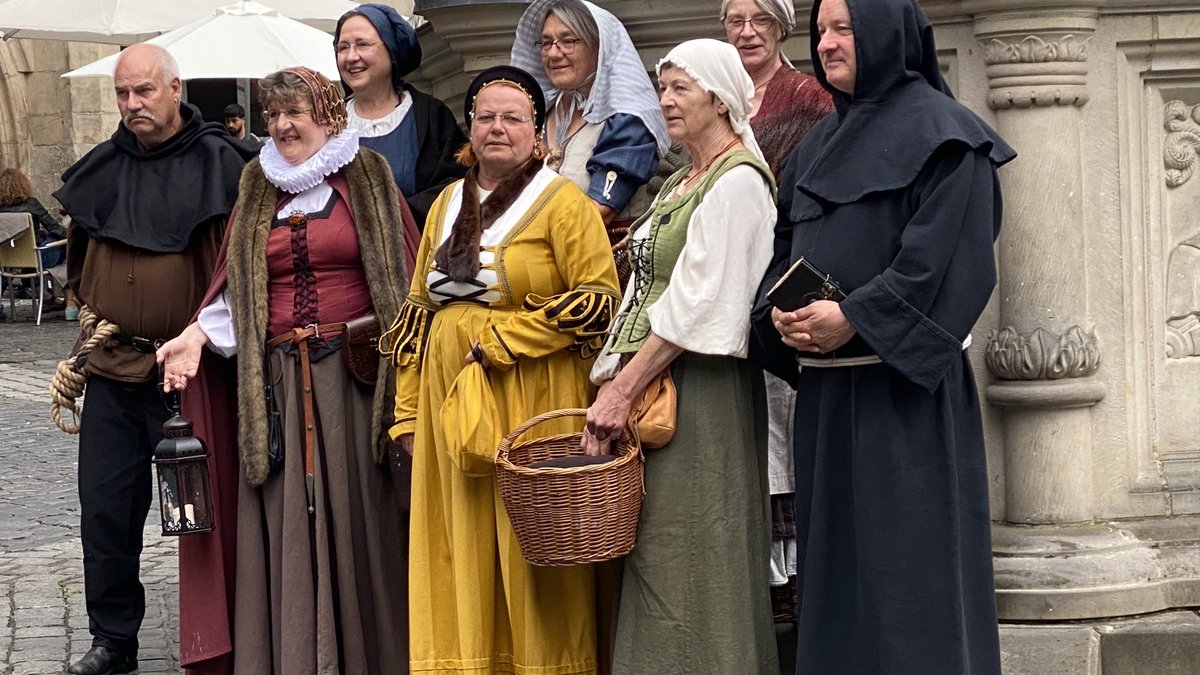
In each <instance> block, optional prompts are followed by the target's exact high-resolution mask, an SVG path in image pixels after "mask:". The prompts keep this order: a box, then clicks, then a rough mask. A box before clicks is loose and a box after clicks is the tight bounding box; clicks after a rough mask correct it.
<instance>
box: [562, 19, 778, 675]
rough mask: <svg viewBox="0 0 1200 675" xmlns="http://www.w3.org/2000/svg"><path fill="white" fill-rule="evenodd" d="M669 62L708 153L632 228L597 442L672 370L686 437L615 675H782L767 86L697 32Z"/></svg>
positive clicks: (665, 467) (628, 607)
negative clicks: (768, 287) (771, 557)
mask: <svg viewBox="0 0 1200 675" xmlns="http://www.w3.org/2000/svg"><path fill="white" fill-rule="evenodd" d="M657 71H658V79H659V88H660V90H661V92H662V93H661V98H660V102H661V105H662V111H663V114H664V115H665V117H666V119H667V129H668V131H669V132H670V134H671V138H672V139H673V140H677V141H679V142H680V143H682V144H683V145H684V146H685V147H686V148H687V150H688V153H689V155H690V157H691V158H692V163H691V164H690V165H688V166H686V167H684V168H682V169H680V170H679V171H678V172H676V173H675V174H674V175H672V176H671V177H670V178H669V179H668V180H667V182H666V183H665V184H664V185H663V187H662V190H661V191H660V192H659V194H658V197H657V198H656V199H655V201H654V204H653V205H652V206H651V208H650V210H649V211H648V212H647V213H646V214H645V216H643V217H642V218H640V219H639V220H638V221H637V222H636V223H635V224H634V226H633V228H632V234H631V238H632V242H631V244H630V257H631V259H632V263H633V268H634V276H633V279H632V280H631V282H630V284H629V287H628V288H627V289H626V292H625V296H624V299H623V301H622V304H621V310H620V312H619V314H618V316H617V319H616V320H615V321H614V327H613V329H612V330H611V331H610V335H609V340H608V343H607V344H606V346H605V350H604V353H603V354H602V355H601V357H600V358H599V359H598V360H597V362H596V365H595V366H594V367H593V369H592V380H593V381H594V382H596V383H597V384H598V385H600V391H599V394H598V395H597V398H596V402H595V403H594V404H593V405H592V407H591V408H589V409H588V416H587V426H586V428H585V430H584V434H583V442H582V443H583V446H584V449H585V450H586V451H587V452H588V453H589V454H601V453H604V452H607V451H608V445H609V442H610V441H611V439H613V438H615V437H616V436H617V435H618V434H619V433H620V431H621V429H622V427H624V425H625V423H626V420H628V419H629V412H630V408H631V406H632V402H633V401H634V399H635V398H636V397H638V396H639V395H640V394H641V392H642V391H643V390H644V389H645V388H646V385H647V384H648V383H649V382H650V381H651V380H652V379H653V378H654V377H655V376H656V375H657V374H658V373H659V372H661V371H662V370H663V369H664V368H667V367H670V370H671V375H672V377H673V378H674V381H675V385H676V389H677V391H678V409H677V415H678V418H677V425H676V432H675V437H674V439H673V440H672V441H671V442H670V443H668V444H667V445H665V446H664V447H662V448H660V449H658V450H650V451H648V452H647V454H646V496H645V501H644V502H643V504H642V515H641V522H640V524H639V528H638V539H637V546H636V547H635V548H634V550H633V552H632V553H631V554H630V555H629V556H628V557H626V558H625V560H624V569H623V574H622V581H621V589H620V593H619V596H618V605H617V608H616V611H617V621H616V634H615V636H614V653H613V673H614V674H615V675H622V674H626V673H628V674H632V675H640V674H642V673H769V674H774V673H776V672H778V667H779V666H778V659H777V656H776V649H775V636H774V630H773V628H772V621H771V601H770V594H769V592H768V588H767V572H768V562H767V561H768V552H769V546H770V541H769V537H768V528H767V494H768V490H767V472H766V460H767V458H766V434H765V430H766V419H765V411H764V409H763V406H764V401H763V384H762V372H761V371H760V370H759V369H757V368H755V367H754V366H752V365H751V364H750V363H749V362H748V361H747V360H746V354H747V349H748V344H749V331H750V306H751V303H752V302H753V299H754V294H755V291H756V288H757V284H758V281H757V280H758V277H757V275H760V274H761V273H762V272H763V271H764V270H765V269H766V267H767V265H768V264H769V262H770V259H771V254H772V240H773V234H772V233H773V228H774V225H775V215H776V212H775V181H774V179H773V178H772V175H771V170H770V169H769V168H768V167H767V165H766V163H765V162H764V161H763V155H762V151H761V150H760V149H759V147H758V143H757V142H756V141H755V139H754V132H753V131H752V130H751V129H750V124H749V121H748V119H747V117H748V113H749V110H750V105H751V101H750V99H751V97H752V96H753V95H754V84H753V82H752V81H751V79H750V76H749V75H747V74H746V71H745V69H744V68H743V67H742V64H741V61H740V60H739V59H738V54H737V50H736V49H734V48H733V47H732V46H731V45H728V44H726V43H724V42H718V41H716V40H708V39H703V40H691V41H689V42H685V43H683V44H681V45H679V46H678V47H676V48H674V49H673V50H671V52H670V53H668V54H667V56H666V58H664V59H663V60H662V61H660V62H659V64H658V67H657Z"/></svg>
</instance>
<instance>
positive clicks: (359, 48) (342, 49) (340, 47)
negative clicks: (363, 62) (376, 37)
mask: <svg viewBox="0 0 1200 675" xmlns="http://www.w3.org/2000/svg"><path fill="white" fill-rule="evenodd" d="M377 44H379V43H378V42H370V41H367V40H355V41H354V43H353V44H351V43H349V42H339V43H337V47H335V48H334V49H335V50H336V51H337V53H338V54H345V53H346V52H348V51H350V48H351V47H354V51H356V52H365V51H367V50H368V49H370V48H371V47H374V46H375V45H377Z"/></svg>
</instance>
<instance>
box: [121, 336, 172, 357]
mask: <svg viewBox="0 0 1200 675" xmlns="http://www.w3.org/2000/svg"><path fill="white" fill-rule="evenodd" d="M110 338H111V339H112V341H113V342H115V343H117V344H118V345H121V346H122V347H133V350H134V351H136V352H139V353H141V354H153V353H154V352H156V351H158V348H159V347H161V346H163V343H164V342H166V340H162V339H159V340H151V339H150V338H144V337H137V336H133V335H125V334H124V333H113V334H112V335H111V336H110Z"/></svg>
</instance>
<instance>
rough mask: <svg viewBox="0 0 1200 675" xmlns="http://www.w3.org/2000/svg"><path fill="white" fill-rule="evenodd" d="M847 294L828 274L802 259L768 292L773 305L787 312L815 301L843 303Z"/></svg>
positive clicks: (768, 297)
mask: <svg viewBox="0 0 1200 675" xmlns="http://www.w3.org/2000/svg"><path fill="white" fill-rule="evenodd" d="M845 298H846V294H845V293H843V292H842V289H841V288H840V287H839V286H838V285H837V283H836V282H834V280H833V279H832V278H830V276H829V275H828V274H824V273H822V272H821V270H819V269H817V268H816V267H814V266H813V264H812V263H810V262H808V261H807V260H805V259H804V258H803V257H801V258H800V259H799V260H797V261H796V262H795V263H793V264H792V266H791V268H790V269H788V271H787V273H786V274H784V275H783V278H781V279H780V280H779V281H777V282H776V283H775V285H774V286H772V287H771V290H769V291H767V299H768V300H770V301H771V304H773V305H775V306H776V307H778V308H779V309H782V310H783V311H785V312H791V311H795V310H797V309H800V308H801V307H803V306H805V305H807V304H808V303H810V302H813V301H814V300H832V301H834V302H841V301H842V300H844V299H845Z"/></svg>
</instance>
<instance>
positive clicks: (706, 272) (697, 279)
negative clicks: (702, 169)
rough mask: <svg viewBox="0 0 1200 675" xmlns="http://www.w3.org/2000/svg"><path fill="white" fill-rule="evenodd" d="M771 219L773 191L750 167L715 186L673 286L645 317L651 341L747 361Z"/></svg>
mask: <svg viewBox="0 0 1200 675" xmlns="http://www.w3.org/2000/svg"><path fill="white" fill-rule="evenodd" d="M775 217H776V212H775V202H774V200H773V199H772V198H771V188H770V186H769V185H768V183H767V182H766V180H765V179H764V177H763V175H762V174H761V173H759V171H758V170H757V169H755V168H754V167H752V166H750V165H747V164H742V165H739V166H735V167H734V168H732V169H730V170H729V171H727V172H726V173H725V175H723V176H721V177H720V178H719V179H718V180H717V181H716V182H715V183H713V185H712V188H711V189H710V190H709V191H708V194H706V195H705V196H704V201H703V202H701V203H700V206H698V207H697V208H696V210H695V211H694V212H693V213H692V220H691V222H690V223H689V224H688V230H687V243H686V244H685V245H684V247H683V253H682V254H681V255H680V256H679V260H678V261H677V262H676V263H675V269H674V270H673V271H672V272H671V281H670V283H669V284H668V285H667V288H666V290H665V291H664V292H663V294H662V296H661V297H660V298H659V299H658V300H657V301H656V302H655V303H654V304H653V305H651V306H650V308H649V309H648V310H647V313H648V314H649V316H650V329H651V330H652V331H654V333H655V335H658V336H659V337H661V338H663V339H664V340H666V341H668V342H670V343H672V344H674V345H676V346H679V347H682V348H683V349H685V350H687V351H689V352H695V353H698V354H709V355H718V356H736V357H742V358H744V357H745V356H746V353H747V350H748V345H749V339H750V309H751V307H752V305H753V303H754V294H755V291H756V290H757V288H758V282H759V279H761V278H762V276H763V272H764V271H766V269H767V265H768V264H770V262H771V253H772V248H773V247H772V232H773V229H774V227H775Z"/></svg>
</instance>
